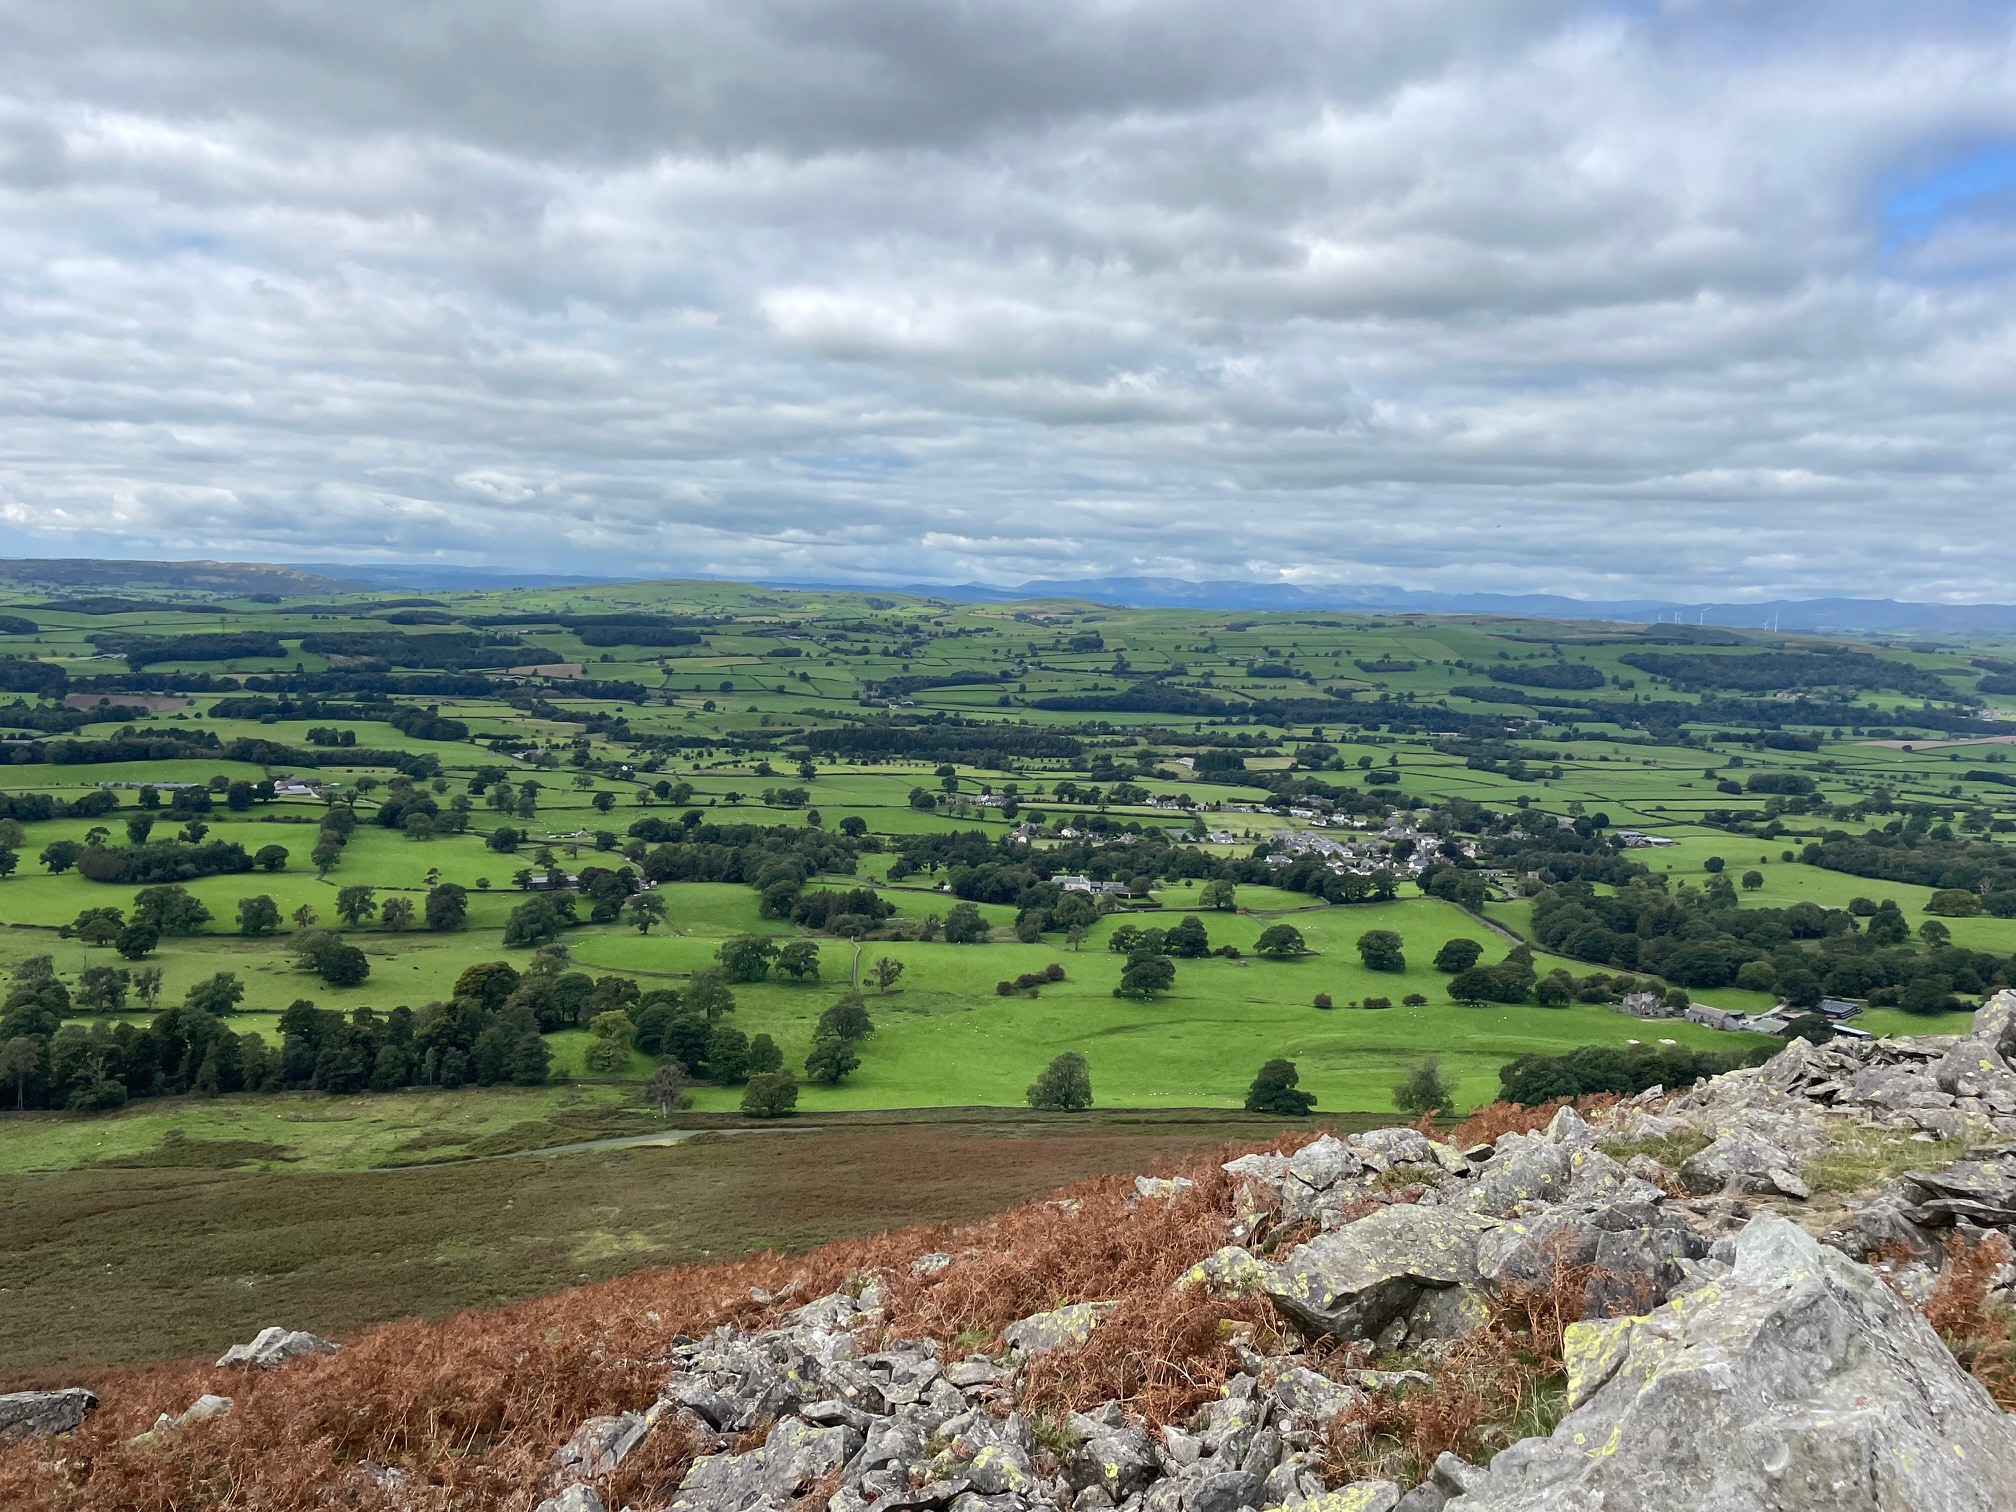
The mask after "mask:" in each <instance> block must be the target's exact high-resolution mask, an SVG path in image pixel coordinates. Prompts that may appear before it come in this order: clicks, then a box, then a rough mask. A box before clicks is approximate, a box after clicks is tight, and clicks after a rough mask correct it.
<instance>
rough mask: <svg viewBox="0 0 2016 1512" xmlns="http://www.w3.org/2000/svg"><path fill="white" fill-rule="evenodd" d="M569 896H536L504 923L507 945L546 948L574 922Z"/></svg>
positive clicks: (521, 904) (529, 899)
mask: <svg viewBox="0 0 2016 1512" xmlns="http://www.w3.org/2000/svg"><path fill="white" fill-rule="evenodd" d="M576 922H577V921H576V919H575V917H574V895H573V894H572V893H535V894H534V895H533V896H532V897H529V898H527V899H526V900H525V901H524V902H523V903H520V904H519V905H518V906H517V907H516V908H514V909H512V910H511V913H510V916H509V917H508V918H506V919H505V921H504V943H505V944H506V945H534V946H537V945H549V944H551V943H552V942H553V941H555V940H557V939H559V938H560V936H561V935H562V934H563V933H564V932H565V931H566V930H568V929H569V928H571V927H572V926H573V925H574V924H575V923H576Z"/></svg>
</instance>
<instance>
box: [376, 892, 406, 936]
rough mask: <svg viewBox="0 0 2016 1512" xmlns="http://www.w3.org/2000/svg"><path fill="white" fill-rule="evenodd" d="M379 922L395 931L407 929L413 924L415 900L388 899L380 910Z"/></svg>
mask: <svg viewBox="0 0 2016 1512" xmlns="http://www.w3.org/2000/svg"><path fill="white" fill-rule="evenodd" d="M378 922H379V923H380V924H382V925H384V926H385V927H386V928H387V929H390V930H393V931H398V930H401V929H404V928H406V926H407V925H409V924H411V923H412V922H413V900H412V899H411V898H387V899H386V900H385V901H384V903H383V904H382V905H380V907H379V909H378Z"/></svg>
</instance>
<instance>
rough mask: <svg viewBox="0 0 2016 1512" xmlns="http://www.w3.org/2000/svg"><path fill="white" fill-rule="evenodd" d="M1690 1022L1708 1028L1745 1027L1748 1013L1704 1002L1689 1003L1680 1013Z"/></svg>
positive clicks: (1746, 1026) (1747, 1024) (1747, 1025)
mask: <svg viewBox="0 0 2016 1512" xmlns="http://www.w3.org/2000/svg"><path fill="white" fill-rule="evenodd" d="M1680 1016H1681V1017H1682V1018H1684V1019H1686V1020H1687V1022H1688V1023H1690V1024H1702V1025H1705V1026H1706V1027H1708V1028H1710V1029H1745V1028H1748V1027H1749V1023H1748V1015H1746V1014H1743V1013H1739V1012H1737V1011H1736V1010H1735V1009H1733V1008H1710V1007H1709V1006H1708V1005H1707V1004H1706V1003H1689V1004H1688V1005H1687V1011H1686V1012H1684V1013H1682V1014H1681V1015H1680Z"/></svg>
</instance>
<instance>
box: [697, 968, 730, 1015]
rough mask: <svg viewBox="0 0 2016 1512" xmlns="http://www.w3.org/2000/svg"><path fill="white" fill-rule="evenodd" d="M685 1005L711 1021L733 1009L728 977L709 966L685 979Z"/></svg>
mask: <svg viewBox="0 0 2016 1512" xmlns="http://www.w3.org/2000/svg"><path fill="white" fill-rule="evenodd" d="M685 1007H686V1010H687V1011H688V1012H689V1013H695V1014H698V1015H700V1016H701V1017H702V1018H704V1019H706V1020H707V1021H708V1022H709V1023H712V1022H713V1021H714V1020H715V1019H717V1018H719V1017H721V1015H722V1014H724V1013H733V1012H734V1011H735V994H734V993H732V992H730V991H729V990H728V978H727V977H726V976H725V975H723V974H722V972H721V971H720V970H718V969H717V968H715V967H712V966H709V967H706V968H705V969H703V970H700V971H696V972H694V973H693V975H692V976H690V977H688V978H687V979H686V996H685Z"/></svg>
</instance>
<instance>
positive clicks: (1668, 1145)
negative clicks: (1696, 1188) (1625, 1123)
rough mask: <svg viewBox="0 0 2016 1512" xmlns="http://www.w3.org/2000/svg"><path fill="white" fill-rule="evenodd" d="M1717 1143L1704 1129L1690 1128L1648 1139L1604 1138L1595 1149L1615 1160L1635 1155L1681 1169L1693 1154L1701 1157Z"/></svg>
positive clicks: (1626, 1158)
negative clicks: (1681, 1165)
mask: <svg viewBox="0 0 2016 1512" xmlns="http://www.w3.org/2000/svg"><path fill="white" fill-rule="evenodd" d="M1712 1143H1714V1140H1713V1139H1712V1138H1711V1137H1710V1136H1709V1135H1708V1134H1707V1133H1706V1132H1704V1131H1703V1130H1701V1129H1697V1128H1693V1127H1689V1128H1685V1129H1675V1130H1674V1131H1673V1132H1672V1133H1671V1134H1659V1135H1654V1136H1652V1137H1650V1138H1647V1139H1604V1140H1599V1141H1598V1142H1597V1145H1596V1148H1597V1149H1599V1150H1601V1151H1602V1152H1603V1153H1604V1154H1605V1155H1608V1156H1609V1157H1610V1158H1611V1159H1612V1160H1629V1159H1630V1158H1631V1157H1632V1156H1633V1155H1650V1156H1651V1157H1652V1158H1653V1159H1654V1160H1656V1161H1658V1162H1659V1164H1661V1165H1663V1166H1673V1167H1678V1166H1679V1165H1680V1164H1681V1163H1682V1162H1683V1161H1685V1160H1686V1159H1687V1158H1688V1157H1689V1156H1690V1155H1698V1154H1700V1153H1701V1152H1702V1151H1703V1150H1705V1149H1707V1148H1708V1146H1709V1145H1711V1144H1712Z"/></svg>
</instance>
